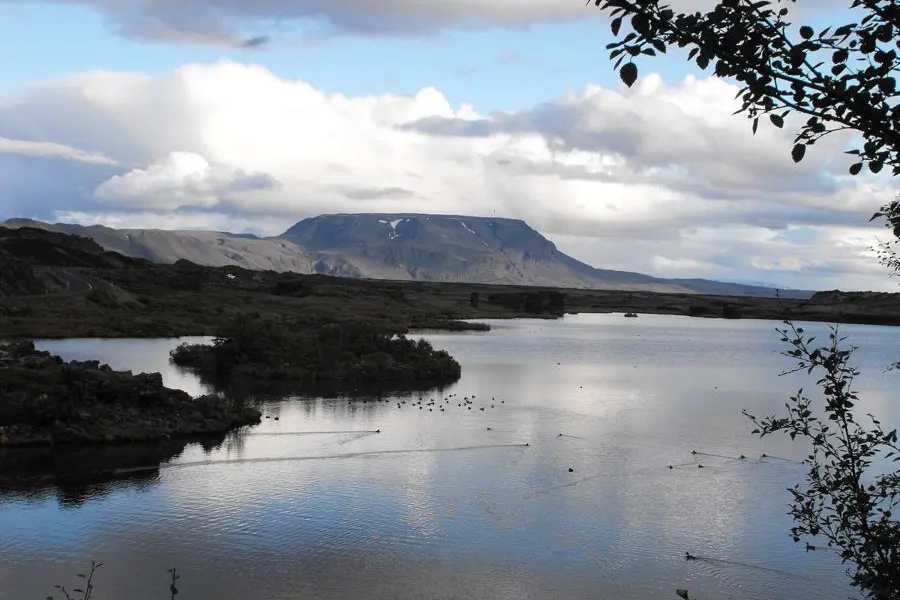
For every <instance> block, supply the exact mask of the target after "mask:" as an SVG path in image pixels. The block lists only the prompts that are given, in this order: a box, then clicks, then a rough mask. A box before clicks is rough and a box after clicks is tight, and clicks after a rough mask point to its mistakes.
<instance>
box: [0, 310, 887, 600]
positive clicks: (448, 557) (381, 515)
mask: <svg viewBox="0 0 900 600" xmlns="http://www.w3.org/2000/svg"><path fill="white" fill-rule="evenodd" d="M492 325H493V327H494V330H493V331H491V332H488V333H475V332H465V333H453V334H449V333H448V334H428V335H425V336H423V337H425V338H426V339H428V340H430V341H431V342H432V343H433V344H434V345H435V346H436V347H439V348H445V349H447V350H448V351H449V352H450V353H451V354H453V355H454V356H455V357H456V358H457V359H458V360H459V361H460V363H461V364H462V366H463V376H462V379H461V380H460V381H459V382H458V383H457V384H455V385H453V386H451V387H449V388H447V389H445V390H443V391H441V392H432V393H424V394H422V398H423V399H422V404H421V406H422V407H421V408H420V404H418V402H419V394H418V393H415V394H412V395H408V394H407V395H403V394H401V395H396V396H385V397H383V398H375V397H369V398H366V399H365V401H363V400H353V401H350V400H348V399H346V398H296V397H293V398H291V397H288V398H277V399H270V400H266V401H265V402H264V404H263V413H264V415H265V416H266V418H264V419H263V421H262V423H261V424H260V425H258V426H255V427H252V428H248V429H246V430H243V431H239V432H234V433H232V434H229V435H228V436H225V437H224V439H221V440H218V441H217V442H216V443H205V444H203V445H200V444H190V445H188V446H187V447H185V448H184V449H183V450H182V449H180V448H176V449H175V450H173V451H172V452H170V453H169V455H166V458H167V460H165V461H164V462H163V463H162V464H159V465H158V467H159V468H158V469H151V470H150V471H149V474H148V473H146V472H145V473H143V474H140V475H139V476H136V477H133V478H121V477H119V478H112V479H109V478H107V479H105V480H102V481H97V482H92V483H89V484H86V485H78V486H74V487H73V486H68V487H67V486H61V485H57V484H54V483H53V482H52V481H49V482H45V483H41V482H40V481H39V482H38V483H37V484H35V485H31V486H30V487H29V486H25V487H23V488H21V489H19V488H15V489H7V490H3V491H2V493H0V532H2V533H0V581H2V582H3V583H2V585H0V598H2V599H9V600H13V599H14V600H26V599H43V598H45V597H46V596H48V595H50V594H54V592H55V590H54V589H53V585H54V584H57V583H59V584H65V585H67V586H69V587H77V581H78V580H77V579H76V578H75V574H76V573H78V572H84V570H85V569H86V568H87V567H88V566H89V563H90V561H91V560H97V561H101V562H103V563H104V566H103V567H102V568H101V569H100V570H99V571H98V573H97V576H96V580H95V583H96V588H97V592H96V594H97V595H96V597H97V598H98V600H101V599H115V598H120V599H124V598H128V599H129V600H151V599H153V600H161V599H163V598H168V597H169V595H168V593H169V592H168V581H167V573H166V569H168V568H170V567H172V566H175V567H177V569H178V571H179V572H180V573H181V579H180V581H179V589H180V592H181V593H180V594H179V596H178V598H179V600H182V599H183V600H200V599H204V600H205V599H213V598H216V599H220V598H221V599H229V598H235V599H237V598H240V599H241V600H262V599H285V600H287V599H291V600H299V599H305V598H310V599H337V598H366V599H373V600H378V599H385V600H386V599H392V600H393V599H401V600H405V599H413V598H416V599H419V598H422V599H425V598H435V599H438V598H440V599H450V598H472V599H485V600H489V599H510V600H512V599H515V600H521V599H530V598H534V599H538V598H540V599H545V598H559V599H567V600H568V599H581V598H585V599H587V598H591V599H597V598H609V599H617V600H618V599H634V600H650V599H656V598H677V597H676V596H675V594H674V589H675V588H676V587H682V588H688V589H689V590H690V591H691V597H692V598H698V599H700V600H704V599H709V600H712V599H725V598H741V599H754V598H758V599H760V600H762V599H765V600H773V599H776V598H785V599H807V598H808V599H814V598H815V599H819V598H844V597H846V596H847V595H848V594H851V593H852V590H851V589H850V587H849V585H848V584H847V579H846V576H845V575H844V572H843V571H844V569H843V567H842V566H841V564H840V561H839V559H838V558H837V556H836V554H835V553H834V552H832V551H830V550H828V549H821V548H820V549H819V550H817V551H815V552H806V551H804V545H803V543H800V544H795V543H794V542H793V541H792V540H791V539H790V538H789V536H788V530H789V528H790V525H791V520H790V518H789V517H788V516H787V515H786V511H787V502H788V499H789V496H788V493H787V492H786V488H787V487H788V486H790V485H792V484H794V483H797V482H800V481H801V480H802V478H803V477H804V469H803V467H802V466H801V465H800V464H799V463H798V462H796V461H797V460H798V459H800V458H802V457H803V456H805V450H806V448H805V447H804V446H803V445H802V444H800V443H799V442H798V443H791V442H790V441H789V440H785V439H781V438H772V439H766V440H759V439H758V438H757V437H756V436H752V435H750V433H749V431H750V430H751V429H752V427H751V424H750V423H749V422H748V421H747V419H745V418H744V417H743V416H742V415H741V409H743V408H747V409H749V410H751V412H753V411H755V412H757V413H771V412H773V411H776V410H778V409H779V407H783V404H784V402H785V401H786V399H787V397H788V396H789V395H790V394H791V393H793V392H795V391H796V390H797V388H799V387H801V386H802V387H805V388H806V389H808V390H810V392H814V391H815V388H814V385H813V382H812V381H811V380H810V379H809V378H808V377H807V376H806V375H805V374H804V375H791V376H786V377H778V374H779V373H780V372H781V371H782V370H784V369H786V368H790V367H791V366H792V362H791V361H790V360H789V359H787V358H785V357H783V356H781V354H780V351H781V350H783V349H784V346H783V345H782V344H781V343H780V342H779V341H778V337H779V336H778V335H777V334H776V333H775V331H774V328H775V327H776V325H778V324H777V323H774V322H766V321H725V320H704V319H691V318H687V317H675V316H661V315H656V316H654V315H641V316H640V317H639V318H637V319H624V318H622V316H621V315H597V314H583V315H570V316H567V317H566V318H565V319H563V320H560V321H543V320H518V321H499V322H492ZM807 329H809V330H811V331H816V332H825V331H827V328H826V326H824V325H808V326H807ZM841 330H842V332H843V333H844V334H846V335H848V336H849V338H850V339H849V341H850V342H853V343H854V344H856V345H858V346H860V349H859V351H858V352H857V353H856V355H855V356H856V363H857V364H858V365H859V366H860V367H861V368H862V370H863V373H862V376H861V377H860V379H859V380H858V386H857V387H858V389H859V390H860V395H861V399H862V402H861V404H862V408H863V409H865V410H869V411H871V412H873V413H875V414H877V415H879V416H880V417H882V420H883V421H884V422H885V424H889V423H890V424H892V426H896V425H897V424H900V408H898V405H897V404H896V402H892V400H895V399H896V391H895V390H896V389H898V386H897V381H896V378H897V377H896V375H895V374H893V373H886V372H884V369H885V367H887V366H888V365H889V364H891V363H892V362H894V361H896V360H898V359H900V343H898V342H900V329H891V328H884V327H874V326H849V325H848V326H842V328H841ZM178 343H179V340H174V339H172V340H169V339H166V340H61V341H44V342H41V343H39V344H38V345H39V347H40V348H41V349H44V350H50V351H53V352H55V353H58V354H60V355H62V356H63V357H64V358H66V359H87V358H96V359H99V360H101V361H102V362H107V363H109V364H110V365H111V366H113V367H114V368H118V369H131V370H134V371H144V370H146V371H160V372H162V373H163V377H164V381H165V382H166V384H167V385H169V386H172V387H180V388H182V389H185V390H187V391H188V392H190V393H192V394H200V393H203V392H204V391H205V390H204V388H203V386H202V384H200V383H199V382H198V381H197V379H196V378H194V377H193V376H192V375H190V374H186V373H182V372H180V371H178V370H177V369H176V368H175V367H173V366H172V365H170V364H169V363H168V356H167V353H168V351H169V350H170V349H171V348H173V347H174V346H175V345H177V344H178ZM464 398H466V399H468V400H469V401H470V402H471V404H466V403H465V401H464ZM432 399H433V400H434V405H432V406H429V405H428V403H429V402H430V401H431V400H432ZM398 404H399V407H398ZM442 409H443V410H442ZM482 409H483V410H482ZM276 417H277V420H276ZM376 430H380V433H375V431H376ZM525 444H527V446H526V445H525ZM692 451H696V452H698V453H699V454H692ZM763 453H766V454H767V455H768V457H767V458H760V456H761V455H762V454H763ZM741 454H743V455H745V456H746V457H747V459H745V460H740V459H739V458H738V457H739V456H740V455H741ZM73 456H74V457H75V458H72V457H73ZM57 458H58V459H59V460H63V459H64V458H65V457H57ZM69 458H70V459H71V460H75V461H78V460H80V459H79V458H78V455H70V456H69ZM54 460H57V459H56V458H55V459H54ZM87 460H90V459H87ZM114 460H115V457H114ZM122 460H125V458H124V453H123V455H122ZM130 460H134V459H130ZM157 462H158V461H157ZM699 464H702V465H703V467H704V468H702V469H701V468H699V467H698V465H699ZM156 465H157V463H154V464H153V465H151V467H153V466H156ZM670 465H671V466H672V467H673V468H671V469H670V468H668V467H669V466H670ZM129 466H133V465H132V464H131V463H129ZM686 551H689V552H691V553H692V554H694V555H696V556H698V557H701V558H700V559H699V560H695V561H686V560H684V553H685V552H686ZM73 584H75V585H73ZM57 597H59V595H58V594H57Z"/></svg>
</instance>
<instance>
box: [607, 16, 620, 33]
mask: <svg viewBox="0 0 900 600" xmlns="http://www.w3.org/2000/svg"><path fill="white" fill-rule="evenodd" d="M609 28H610V29H611V30H612V33H613V35H619V29H621V28H622V17H616V18H615V19H613V21H612V23H611V24H610V26H609Z"/></svg>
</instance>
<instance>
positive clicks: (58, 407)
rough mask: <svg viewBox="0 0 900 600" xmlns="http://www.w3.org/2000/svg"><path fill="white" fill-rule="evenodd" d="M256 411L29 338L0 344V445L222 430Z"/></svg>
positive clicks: (254, 418) (256, 415)
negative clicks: (68, 356)
mask: <svg viewBox="0 0 900 600" xmlns="http://www.w3.org/2000/svg"><path fill="white" fill-rule="evenodd" d="M260 416H261V415H260V412H259V411H258V410H256V409H255V408H253V407H250V406H246V405H244V404H242V403H239V402H234V401H231V400H228V399H225V398H220V397H218V396H212V395H210V396H201V397H199V398H192V397H191V396H190V395H189V394H187V393H186V392H184V391H181V390H175V389H171V388H167V387H165V386H163V383H162V376H161V375H160V374H159V373H140V374H136V375H135V374H132V373H131V372H130V371H114V370H113V369H111V368H110V367H109V366H108V365H104V364H100V363H99V362H98V361H84V362H79V361H70V362H65V361H63V360H62V359H61V358H60V357H59V356H55V355H53V354H50V353H49V352H42V351H38V350H36V349H35V347H34V343H33V342H30V341H26V342H15V343H11V344H5V345H0V447H4V446H24V445H44V446H49V445H57V444H96V443H122V442H144V441H153V440H167V439H173V438H176V437H184V436H197V435H204V434H213V433H218V434H221V433H224V432H226V431H229V430H231V429H234V428H236V427H241V426H244V425H250V424H253V423H258V422H259V420H260Z"/></svg>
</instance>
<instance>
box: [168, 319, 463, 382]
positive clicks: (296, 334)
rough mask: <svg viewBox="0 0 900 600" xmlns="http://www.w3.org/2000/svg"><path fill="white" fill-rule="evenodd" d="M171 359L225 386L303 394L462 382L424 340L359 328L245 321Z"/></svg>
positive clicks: (446, 357)
mask: <svg viewBox="0 0 900 600" xmlns="http://www.w3.org/2000/svg"><path fill="white" fill-rule="evenodd" d="M170 356H171V359H172V362H173V363H175V364H176V365H178V366H180V367H183V368H187V369H189V370H191V371H194V372H195V373H197V374H198V375H200V377H201V378H202V379H204V380H205V381H207V382H213V383H218V384H221V383H223V382H228V381H234V380H241V379H249V380H257V381H290V382H293V383H296V384H297V385H299V386H315V385H317V384H322V383H327V382H343V383H347V384H357V383H398V384H404V385H405V384H410V383H422V384H427V385H438V384H442V383H452V382H455V381H457V380H458V379H459V377H460V376H461V374H462V368H461V367H460V365H459V363H458V362H457V361H456V360H455V359H454V358H453V357H452V356H450V354H449V353H447V352H446V351H444V350H435V349H434V348H433V347H432V346H431V344H429V343H428V342H426V341H425V340H421V339H420V340H412V339H410V338H408V337H406V336H405V335H402V334H396V333H393V332H390V331H387V330H384V329H382V328H378V327H375V326H373V325H371V324H369V323H363V322H354V321H345V322H334V323H324V324H320V325H316V326H310V325H309V324H307V323H304V324H300V323H296V324H295V323H291V322H286V321H278V320H273V319H262V318H253V317H239V318H237V319H235V320H234V321H232V322H231V323H229V324H227V325H225V326H223V327H222V328H221V330H220V332H219V335H218V336H217V337H216V338H215V339H214V340H213V343H212V344H181V345H180V346H178V347H177V348H175V349H174V350H172V351H171V353H170Z"/></svg>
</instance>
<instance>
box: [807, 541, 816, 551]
mask: <svg viewBox="0 0 900 600" xmlns="http://www.w3.org/2000/svg"><path fill="white" fill-rule="evenodd" d="M815 549H816V547H815V546H813V545H812V544H810V543H809V542H806V551H807V552H809V551H810V550H815Z"/></svg>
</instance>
